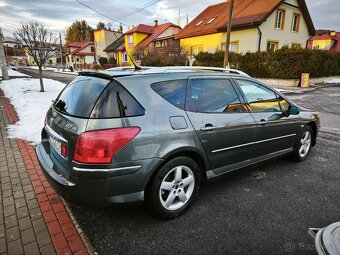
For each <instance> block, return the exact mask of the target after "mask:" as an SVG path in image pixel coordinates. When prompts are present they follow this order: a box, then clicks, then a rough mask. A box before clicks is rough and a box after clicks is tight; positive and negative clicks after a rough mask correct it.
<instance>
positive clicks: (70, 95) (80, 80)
mask: <svg viewBox="0 0 340 255" xmlns="http://www.w3.org/2000/svg"><path fill="white" fill-rule="evenodd" d="M109 82H110V81H109V80H107V79H102V78H97V77H90V76H78V77H77V78H76V79H74V80H73V81H72V82H71V83H70V84H69V85H67V86H66V87H65V88H64V90H63V91H62V92H61V93H60V94H59V96H58V97H57V99H56V101H55V103H54V108H55V109H56V110H58V111H60V112H63V113H66V114H68V115H71V116H75V117H81V118H88V117H90V114H91V112H92V109H93V107H94V105H95V103H96V102H97V99H98V97H99V96H100V94H101V93H102V92H103V90H104V89H105V87H106V86H107V84H108V83H109Z"/></svg>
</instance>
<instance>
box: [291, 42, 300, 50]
mask: <svg viewBox="0 0 340 255" xmlns="http://www.w3.org/2000/svg"><path fill="white" fill-rule="evenodd" d="M292 48H293V49H300V48H301V43H292Z"/></svg>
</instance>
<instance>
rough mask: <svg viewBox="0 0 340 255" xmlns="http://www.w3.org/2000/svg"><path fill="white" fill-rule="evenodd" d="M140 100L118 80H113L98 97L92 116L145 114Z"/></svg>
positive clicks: (107, 116) (106, 116)
mask: <svg viewBox="0 0 340 255" xmlns="http://www.w3.org/2000/svg"><path fill="white" fill-rule="evenodd" d="M144 113H145V110H144V108H143V107H142V106H141V105H140V104H139V102H138V101H137V100H136V99H135V98H134V97H133V96H132V95H131V94H130V93H129V92H128V91H127V90H126V89H125V88H124V87H123V86H122V85H121V84H120V83H119V82H117V81H112V82H111V83H110V84H109V85H108V86H107V88H106V89H105V90H104V92H103V93H102V94H101V96H100V97H99V99H98V102H97V103H96V105H95V107H94V108H93V111H92V114H91V118H98V119H99V118H100V119H101V118H123V117H134V116H140V115H144Z"/></svg>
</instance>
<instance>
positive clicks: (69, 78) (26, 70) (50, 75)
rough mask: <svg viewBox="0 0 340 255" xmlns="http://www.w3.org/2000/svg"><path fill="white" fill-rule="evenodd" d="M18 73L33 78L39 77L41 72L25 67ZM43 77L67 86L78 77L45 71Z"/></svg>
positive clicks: (19, 69)
mask: <svg viewBox="0 0 340 255" xmlns="http://www.w3.org/2000/svg"><path fill="white" fill-rule="evenodd" d="M18 71H19V72H21V73H24V74H27V75H29V76H32V77H33V78H38V77H39V71H38V70H37V69H30V68H25V67H20V68H18ZM43 77H44V78H49V79H54V80H57V81H60V82H63V83H65V84H68V83H70V82H71V81H72V80H73V79H74V78H75V77H76V76H75V75H73V74H63V73H56V72H53V71H43Z"/></svg>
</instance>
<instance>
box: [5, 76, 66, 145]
mask: <svg viewBox="0 0 340 255" xmlns="http://www.w3.org/2000/svg"><path fill="white" fill-rule="evenodd" d="M43 81H44V85H45V92H39V90H40V84H39V80H38V79H29V78H20V79H12V80H8V81H3V82H2V83H1V84H0V88H1V89H2V90H3V91H4V92H5V95H6V96H7V97H8V98H9V99H10V101H11V104H12V105H13V106H14V108H15V110H16V112H17V113H18V116H19V119H20V120H19V121H18V122H17V123H16V124H14V125H9V126H8V136H9V138H19V139H24V140H27V141H30V142H32V143H35V144H37V143H39V142H40V132H41V129H42V128H43V126H44V119H45V115H46V112H47V110H48V108H49V107H50V106H51V104H52V101H51V100H54V99H56V97H57V96H58V94H59V92H60V91H61V90H62V89H63V88H64V87H65V86H66V84H64V83H61V82H59V81H55V80H51V79H43Z"/></svg>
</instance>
